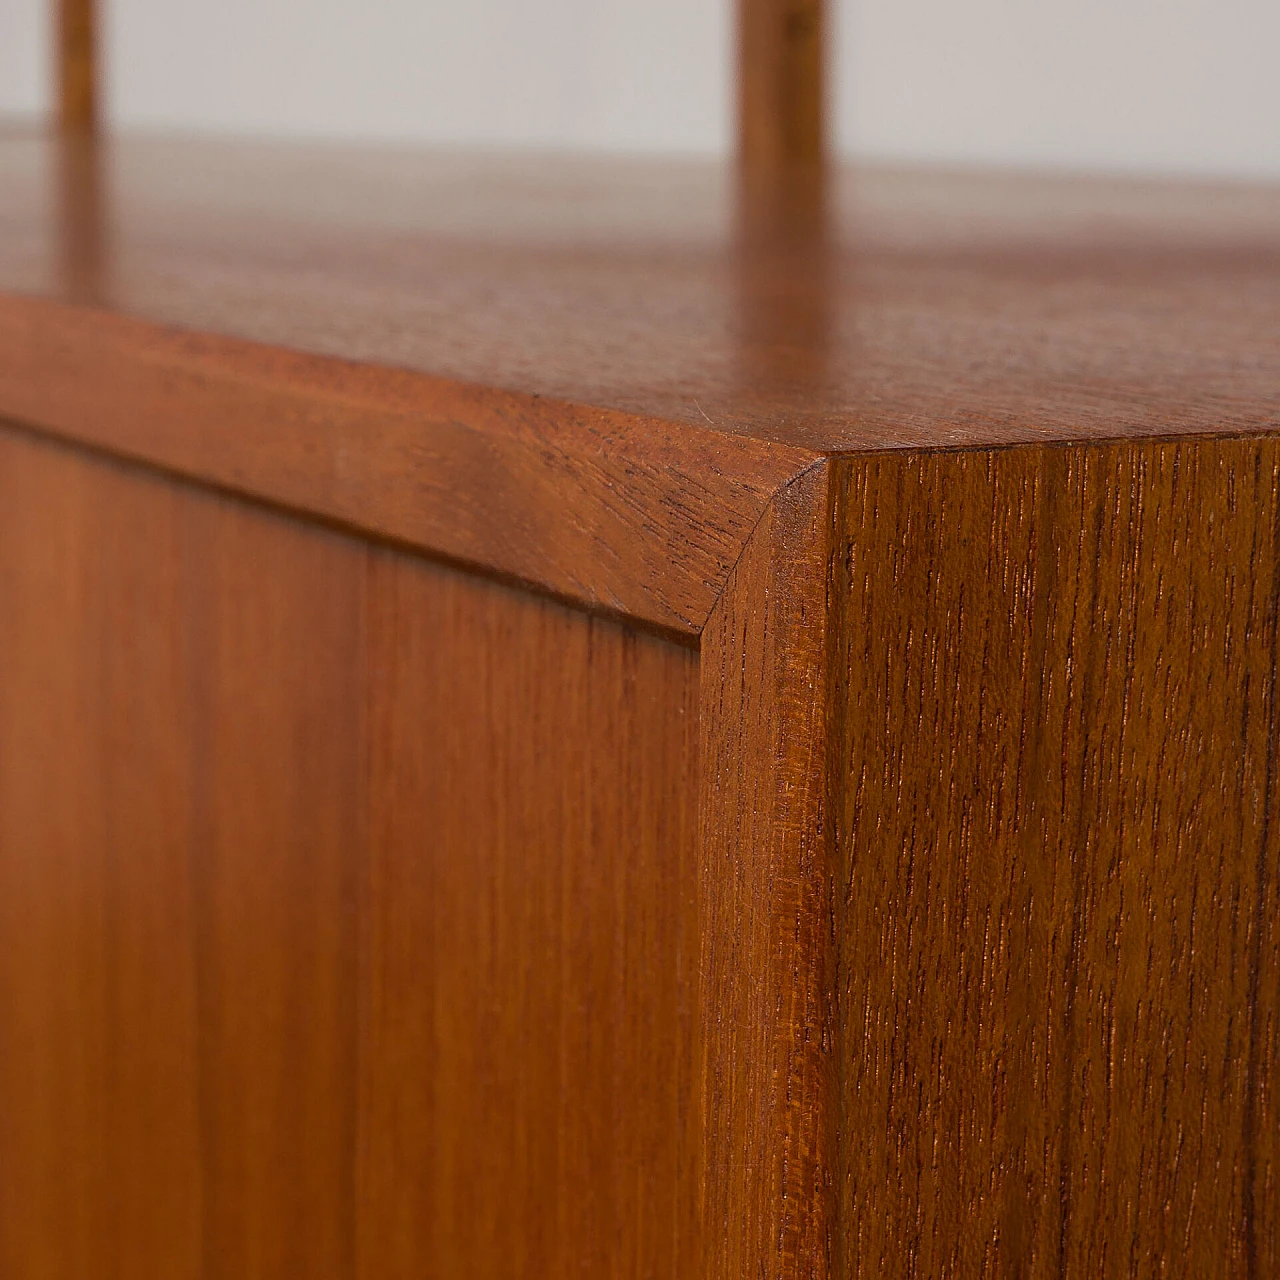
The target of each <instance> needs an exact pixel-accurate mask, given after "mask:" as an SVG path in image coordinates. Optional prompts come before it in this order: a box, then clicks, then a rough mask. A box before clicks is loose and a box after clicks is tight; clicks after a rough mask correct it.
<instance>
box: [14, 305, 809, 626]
mask: <svg viewBox="0 0 1280 1280" xmlns="http://www.w3.org/2000/svg"><path fill="white" fill-rule="evenodd" d="M0 417H4V418H7V419H10V420H11V421H12V422H13V423H14V424H16V425H19V426H22V427H25V428H27V429H30V430H34V431H36V432H39V433H43V434H47V435H51V436H54V437H57V438H60V439H62V440H65V441H69V442H72V443H75V444H78V445H82V446H87V447H89V448H91V449H94V450H97V451H100V452H103V453H106V454H109V455H111V456H113V457H117V458H121V459H124V460H127V461H131V462H135V463H142V464H144V465H147V466H151V467H155V468H158V469H160V470H163V471H165V472H168V473H171V474H173V475H176V476H180V477H182V478H184V479H188V480H192V481H195V482H197V483H201V484H205V485H210V486H213V487H216V488H218V489H222V490H226V491H229V492H233V493H236V494H240V495H243V496H246V497H249V498H253V499H256V500H259V501H264V502H267V503H270V504H272V505H275V506H279V507H282V508H285V509H287V510H290V511H293V512H297V513H299V514H302V515H305V516H307V517H309V518H313V519H318V520H321V521H324V522H326V523H331V524H336V525H338V526H341V527H344V528H348V529H351V530H354V531H358V532H360V533H363V534H366V535H372V536H374V537H376V538H378V539H381V540H385V541H388V542H391V543H394V544H396V545H399V546H402V547H404V548H406V549H409V550H412V551H416V552H420V553H424V554H427V555H430V556H433V557H437V558H441V559H444V560H446V561H449V562H453V563H456V564H458V565H460V566H464V567H466V568H468V569H471V570H475V571H479V572H483V573H486V574H489V575H492V576H496V577H499V578H502V579H506V580H509V581H512V582H516V583H520V584H523V585H525V586H528V587H531V588H533V589H535V590H538V591H541V592H544V593H547V594H550V595H552V596H555V597H557V598H560V599H563V600H565V601H567V602H570V603H573V604H575V605H578V606H580V607H584V608H587V609H589V610H592V611H597V612H604V613H609V614H615V615H619V616H621V617H623V618H626V619H628V620H631V621H633V622H635V623H637V624H639V625H642V626H645V627H647V628H652V629H656V630H658V631H661V632H664V633H667V634H668V635H670V636H671V637H672V638H675V639H678V640H681V641H683V642H685V643H693V644H696V643H697V641H698V637H699V636H700V635H701V632H702V630H703V628H704V627H705V626H706V623H707V620H708V618H709V617H710V616H711V613H712V610H713V609H714V608H715V606H716V603H717V602H718V600H719V599H720V596H721V594H722V593H723V591H724V589H725V586H726V584H727V582H728V580H729V576H730V574H731V572H732V570H733V568H734V566H735V565H736V564H737V562H738V560H739V559H740V557H741V555H742V552H743V549H744V547H745V546H746V545H747V542H748V540H749V539H750V537H751V535H752V532H753V530H754V529H755V528H756V525H757V524H758V522H759V521H760V519H761V518H762V516H763V515H764V513H765V511H766V509H767V508H768V506H769V504H770V503H771V501H772V500H773V498H774V496H775V495H776V494H777V493H778V492H779V491H780V490H781V489H783V488H785V487H786V485H787V484H788V483H790V482H791V481H792V480H793V479H795V478H796V477H797V476H799V475H801V474H803V473H804V472H805V471H806V470H807V469H809V468H810V467H812V466H813V465H814V464H815V463H816V462H817V461H818V460H819V459H820V457H821V455H819V454H817V453H814V452H812V451H809V450H805V449H800V448H796V447H793V446H789V445H780V444H777V443H771V442H766V441H761V440H756V439H752V438H748V437H740V436H733V435H728V434H725V433H722V432H718V431H714V430H711V429H709V428H708V429H700V428H697V427H690V426H688V425H687V424H683V423H673V422H667V421H663V420H661V419H654V418H645V417H640V416H637V415H633V414H626V413H621V412H617V411H612V410H603V409H595V408H590V407H585V406H581V405H575V404H569V403H565V402H561V401H554V400H549V399H547V398H545V397H541V396H537V395H531V394H525V393H516V392H509V391H502V390H496V389H493V388H488V387H482V386H477V385H474V384H469V383H461V382H456V381H452V380H448V379H444V378H436V377H431V376H428V375H425V374H420V373H415V372H411V371H407V370H402V369H394V368H387V367H383V366H375V365H367V364H358V363H354V362H351V361H346V360H341V359H335V358H332V357H324V356H315V355H307V354H303V353H300V352H295V351H291V350H286V349H283V348H279V347H274V346H268V345H264V344H260V343H254V342H249V341H246V340H243V339H238V338H228V337H223V336H219V335H214V334H207V333H197V332H190V331H185V330H181V329H177V328H173V327H169V326H164V325H159V324H155V323H152V322H149V321H143V320H138V319H135V318H132V317H129V316H125V315H120V314H117V313H113V312H109V311H104V310H98V309H94V308H89V307H84V306H78V305H71V304H65V303H57V302H52V301H49V300H46V299H43V298H35V297H26V296H22V295H15V294H0Z"/></svg>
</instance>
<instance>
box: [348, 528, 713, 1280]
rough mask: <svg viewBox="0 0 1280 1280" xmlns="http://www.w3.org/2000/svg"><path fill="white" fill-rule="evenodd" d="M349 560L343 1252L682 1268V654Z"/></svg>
mask: <svg viewBox="0 0 1280 1280" xmlns="http://www.w3.org/2000/svg"><path fill="white" fill-rule="evenodd" d="M371 571H372V579H371V582H372V591H371V602H372V603H371V611H370V615H369V618H370V631H371V635H372V636H373V637H376V638H375V640H374V641H373V647H372V649H371V653H370V663H371V670H372V671H375V672H376V673H377V683H376V687H375V688H374V689H373V690H372V694H371V710H370V717H371V718H370V730H369V732H370V744H371V757H370V767H369V777H370V797H369V811H370V815H371V823H372V826H371V831H370V847H371V850H372V863H371V869H370V876H371V879H370V889H369V895H370V901H371V904H372V910H371V912H370V921H369V944H368V945H369V960H368V964H369V978H368V993H369V994H368V1003H367V1013H366V1015H365V1023H364V1030H363V1033H362V1036H361V1044H362V1046H363V1049H362V1055H361V1062H362V1070H361V1076H362V1094H361V1097H362V1110H361V1116H362V1132H361V1142H360V1148H361V1179H360V1181H361V1202H360V1208H361V1234H360V1259H359V1267H358V1274H360V1275H361V1276H368V1277H370V1278H371V1280H372V1277H384V1276H385V1277H405V1280H408V1278H409V1277H420V1276H441V1277H455V1276H457V1277H467V1276H474V1277H478V1278H479V1277H490V1276H521V1277H529V1278H530V1280H533V1278H534V1277H542V1276H578V1275H587V1276H601V1277H636V1278H638V1277H642V1276H682V1275H694V1274H697V1268H696V1266H695V1265H694V1264H695V1260H696V1257H697V1249H698V1246H699V1244H700V1238H701V1232H700V1224H699V1222H698V1218H697V1204H698V1195H697V1190H696V1188H697V1185H698V1183H697V1176H698V1173H699V1169H700V1165H701V1143H702V1130H701V1124H700V1120H699V1117H700V1109H699V1106H698V1098H697V1095H696V1091H695V1089H694V1074H693V1060H694V1054H695V1047H696V1040H697V1033H698V1024H697V999H696V990H697V986H696V978H697V970H696V965H697V921H698V898H697V892H696V888H697V885H696V879H695V874H694V863H695V859H696V852H697V843H696V842H697V818H696V802H697V791H696V777H697V747H696V733H697V723H698V720H697V661H696V655H694V654H693V653H692V652H691V651H689V650H687V649H680V648H675V647H674V646H672V645H670V644H668V643H666V642H663V641H661V640H657V639H654V638H651V637H648V636H644V635H641V634H637V633H634V632H625V631H622V630H620V629H619V628H617V627H616V626H614V625H613V624H609V623H603V622H600V621H594V620H591V619H588V618H585V617H583V616H581V615H579V614H575V613H572V612H569V611H567V610H565V609H562V608H560V607H558V606H554V605H548V604H543V603H540V602H537V601H524V602H521V603H519V604H518V605H516V604H513V602H512V600H511V598H510V593H508V592H505V591H503V590H501V589H498V588H493V587H488V586H485V585H483V584H477V583H475V582H473V581H469V580H467V579H466V578H463V577H460V576H447V577H446V576H445V575H441V574H440V572H439V571H438V570H434V569H432V568H430V567H428V566H425V565H422V564H419V563H416V562H414V561H411V560H408V559H406V558H404V557H402V556H398V555H392V554H387V553H377V554H375V556H374V557H373V561H372V565H371ZM463 709H465V711H463ZM464 797H467V798H468V799H465V800H464V799H463V798H464Z"/></svg>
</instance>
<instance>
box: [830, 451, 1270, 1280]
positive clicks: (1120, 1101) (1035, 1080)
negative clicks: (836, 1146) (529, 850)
mask: <svg viewBox="0 0 1280 1280" xmlns="http://www.w3.org/2000/svg"><path fill="white" fill-rule="evenodd" d="M1278 469H1280V448H1278V447H1277V443H1276V442H1275V441H1274V440H1250V441H1245V440H1240V441H1225V440H1216V441H1215V440H1202V441H1195V442H1183V443H1176V442H1161V443H1148V444H1140V445H1139V444H1121V445H1112V446H1096V447H1089V448H1084V449H1045V448H1035V449H1017V450H1011V451H1005V452H996V453H973V454H959V455H932V456H920V457H913V458H906V457H897V458H894V457H885V458H875V459H866V460H856V461H855V460H851V461H849V462H847V463H842V464H841V468H840V480H839V482H838V501H837V507H838V510H839V513H840V514H839V516H838V521H839V523H840V526H841V528H842V529H843V530H844V533H843V538H844V545H843V552H842V556H841V561H840V579H839V580H840V582H841V584H842V588H843V594H842V597H841V598H842V600H843V608H844V610H845V617H844V620H843V621H842V623H841V624H840V626H841V632H842V635H843V637H844V641H843V644H844V647H843V650H842V656H841V658H840V660H839V664H838V665H839V668H840V675H839V684H838V688H839V696H840V700H841V704H840V706H839V707H838V708H837V710H836V713H835V715H836V720H837V721H838V722H839V723H840V725H841V728H840V729H839V731H838V745H837V746H833V752H835V753H836V755H835V758H837V759H838V760H839V761H840V766H839V770H840V772H841V774H842V775H843V777H844V779H845V783H844V790H843V794H842V807H841V812H840V817H839V823H838V830H839V837H840V845H841V858H840V865H841V867H842V874H843V878H844V889H843V893H842V895H841V897H842V903H843V906H842V911H843V924H842V928H841V933H840V937H841V961H840V979H839V984H838V995H839V999H840V1001H841V1009H842V1031H841V1045H842V1047H841V1050H840V1054H839V1060H840V1064H841V1067H842V1072H843V1082H842V1084H841V1086H840V1097H841V1100H842V1112H841V1119H840V1122H839V1124H840V1133H841V1136H842V1139H843V1142H844V1149H843V1152H842V1169H841V1177H840V1186H841V1213H842V1215H843V1231H842V1254H843V1257H842V1261H843V1266H844V1274H847V1275H849V1276H862V1275H867V1276H871V1275H874V1276H926V1275H927V1276H948V1275H955V1276H977V1275H991V1276H998V1275H1019V1276H1041V1275H1055V1276H1073V1277H1074V1276H1080V1277H1084V1276H1147V1275H1165V1274H1186V1275H1223V1276H1227V1275H1230V1276H1240V1277H1261V1276H1265V1275H1270V1274H1273V1273H1274V1272H1275V1271H1276V1269H1277V1267H1280V1234H1278V1233H1280V1181H1278V1179H1280V1116H1278V1115H1277V1113H1276V1110H1275V1088H1276V1081H1277V1055H1278V1052H1280V1042H1278V1040H1277V1032H1278V1017H1280V1003H1278V1001H1280V960H1278V958H1277V957H1278V956H1280V952H1278V951H1277V948H1276V936H1275V929H1276V924H1275V922H1276V920H1277V918H1280V917H1278V916H1277V909H1278V907H1280V902H1278V901H1277V890H1276V879H1277V877H1276V858H1277V847H1278V846H1277V843H1276V827H1275V826H1274V824H1273V815H1274V812H1275V808H1276V803H1277V800H1276V780H1275V776H1274V773H1275V761H1274V755H1275V750H1276V743H1277V732H1278V725H1277V719H1276V697H1277V688H1276V628H1277V624H1278V621H1280V619H1278V618H1277V603H1278V598H1277V589H1278V588H1277V584H1278V583H1280V559H1278V554H1280V544H1278V542H1277V538H1278V537H1280V510H1278V508H1277V491H1278V487H1277V480H1278V478H1280V472H1278Z"/></svg>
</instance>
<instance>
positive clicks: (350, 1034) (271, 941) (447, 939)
mask: <svg viewBox="0 0 1280 1280" xmlns="http://www.w3.org/2000/svg"><path fill="white" fill-rule="evenodd" d="M0 597H2V599H3V608H0V671H2V672H3V679H0V1273H3V1274H4V1275H6V1276H8V1275H13V1276H37V1275H38V1276H41V1277H45V1278H48V1280H58V1278H61V1277H68V1278H69V1277H89V1276H93V1277H101V1276H113V1275H118V1276H121V1277H124V1276H128V1277H131V1278H137V1277H147V1276H154V1277H157V1280H158V1278H160V1277H164V1280H181V1277H184V1276H190V1277H201V1280H216V1278H217V1277H223V1276H225V1277H228V1278H230V1277H236V1280H244V1278H246V1277H264V1278H266V1277H272V1278H274V1277H279V1276H283V1275H307V1276H315V1277H325V1276H334V1277H352V1276H370V1277H372V1276H378V1277H383V1276H423V1275H440V1276H484V1277H489V1276H496V1275H503V1276H529V1277H534V1276H538V1277H542V1276H557V1275H578V1274H582V1273H583V1268H584V1267H585V1268H586V1271H587V1272H588V1273H589V1274H592V1275H603V1276H643V1275H653V1274H663V1275H673V1274H692V1273H693V1272H694V1271H695V1270H696V1269H697V1263H696V1257H695V1256H694V1255H693V1254H692V1253H691V1251H693V1250H695V1249H696V1248H697V1247H698V1244H699V1237H698V1235H697V1233H696V1232H695V1231H694V1230H693V1227H692V1225H691V1222H690V1218H689V1215H690V1214H692V1213H693V1212H695V1209H696V1206H697V1205H698V1203H699V1193H698V1190H697V1186H698V1183H697V1179H698V1177H699V1169H700V1162H701V1153H700V1149H699V1147H698V1142H697V1139H698V1137H699V1133H700V1130H699V1129H698V1127H697V1117H698V1115H699V1106H700V1103H699V1096H698V1093H697V1091H696V1089H695V1088H694V1080H695V1076H696V1071H695V1066H694V1063H695V1058H696V1053H697V1049H696V1045H697V1042H698V1037H699V1034H700V1033H699V1030H698V1026H697V1017H698V1008H697V1002H696V997H695V994H694V993H695V991H696V969H697V964H698V955H697V944H696V936H697V935H696V912H697V896H696V884H697V878H696V874H695V871H694V869H693V866H692V864H693V862H694V861H695V859H696V843H695V842H696V817H695V806H696V797H697V765H696V751H697V748H696V730H697V715H696V696H697V666H696V658H695V655H694V654H693V653H692V652H691V651H690V650H688V649H687V648H683V647H680V646H676V645H672V644H670V643H668V642H666V641H663V640H660V639H657V638H654V637H652V636H648V635H645V634H643V633H636V632H631V631H627V630H625V629H623V628H621V627H619V626H617V625H615V624H613V623H610V622H606V621H602V620H600V619H593V618H591V617H589V616H587V615H585V614H582V613H578V612H574V611H571V610H567V609H565V608H563V607H561V606H559V605H556V604H553V603H550V602H546V601H543V600H539V599H537V598H536V597H530V596H527V595H524V594H521V593H517V592H513V591H510V590H509V589H507V588H504V587H502V586H498V585H494V584H491V583H488V582H485V581H483V580H477V579H473V578H468V577H466V576H464V575H460V574H458V573H456V572H454V571H452V570H449V569H445V568H442V567H439V566H434V565H431V564H428V563H425V562H422V561H419V560H415V559H413V558H411V557H408V556H405V555H403V554H401V553H399V552H395V551H390V550H385V549H380V548H377V547H373V546H370V545H367V544H364V543H361V542H359V541H356V540H354V539H351V538H348V537H346V536H344V535H341V534H337V533H332V532H328V531H326V530H324V529H320V528H316V527H314V526H307V525H305V524H300V523H296V522H294V521H291V520H288V519H285V518H282V517H280V516H277V515H274V514H271V513H270V512H267V511H264V510H261V509H257V508H254V507H251V506H248V505H246V504H243V503H241V502H239V501H237V500H233V499H228V498H224V497H220V496H217V495H214V494H208V493H202V492H200V491H199V490H196V489H192V488H189V487H185V486H181V485H177V484H175V483H173V482H171V481H168V480H165V479H162V478H158V477H154V476H150V475H148V474H147V473H145V472H139V471H136V470H134V469H131V468H127V467H121V466H119V465H117V464H114V463H111V462H106V461H103V460H99V459H93V458H86V457H84V456H83V455H80V454H78V453H76V452H75V451H73V450H70V449H67V448H65V447H63V446H60V445H56V444H50V443H46V442H41V441H39V440H38V439H36V438H34V437H29V436H26V435H24V434H21V433H18V432H14V431H11V430H7V429H5V430H0ZM691 1259H693V1260H691Z"/></svg>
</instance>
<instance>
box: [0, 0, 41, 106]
mask: <svg viewBox="0 0 1280 1280" xmlns="http://www.w3.org/2000/svg"><path fill="white" fill-rule="evenodd" d="M50 56H51V54H50V51H49V24H48V22H47V14H46V5H45V3H44V0H0V115H34V114H35V113H37V112H39V111H43V110H44V107H45V103H46V102H47V100H48V90H49V86H48V83H47V81H48V77H47V75H46V73H45V72H46V68H47V67H48V65H49V58H50Z"/></svg>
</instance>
